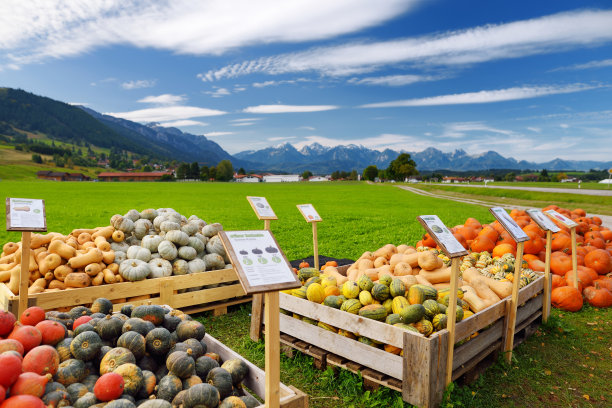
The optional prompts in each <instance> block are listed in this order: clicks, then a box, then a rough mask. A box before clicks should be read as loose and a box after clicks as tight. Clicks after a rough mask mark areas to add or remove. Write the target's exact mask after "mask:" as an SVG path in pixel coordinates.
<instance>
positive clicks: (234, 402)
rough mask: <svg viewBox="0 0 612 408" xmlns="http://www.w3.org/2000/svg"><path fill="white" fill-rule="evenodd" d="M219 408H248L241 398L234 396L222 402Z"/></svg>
mask: <svg viewBox="0 0 612 408" xmlns="http://www.w3.org/2000/svg"><path fill="white" fill-rule="evenodd" d="M219 408H246V404H245V403H244V401H242V400H241V399H240V398H239V397H235V396H233V395H232V396H230V397H227V398H226V399H224V400H223V401H221V405H219Z"/></svg>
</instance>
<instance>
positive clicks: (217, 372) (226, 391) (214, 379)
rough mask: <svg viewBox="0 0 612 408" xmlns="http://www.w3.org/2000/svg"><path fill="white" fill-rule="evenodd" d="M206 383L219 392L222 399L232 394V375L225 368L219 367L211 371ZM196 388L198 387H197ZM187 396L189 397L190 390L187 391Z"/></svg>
mask: <svg viewBox="0 0 612 408" xmlns="http://www.w3.org/2000/svg"><path fill="white" fill-rule="evenodd" d="M206 382H207V383H208V384H210V385H212V386H214V387H215V388H216V389H217V390H218V391H219V396H220V398H221V399H223V398H225V397H227V396H229V395H230V394H231V393H232V375H231V374H230V373H229V372H228V371H227V370H225V369H224V368H221V367H217V368H213V369H212V370H210V371H209V372H208V375H207V376H206ZM194 387H197V385H195V386H194ZM192 388H193V387H192ZM192 388H190V390H191V389H192ZM187 396H188V397H189V390H188V391H187Z"/></svg>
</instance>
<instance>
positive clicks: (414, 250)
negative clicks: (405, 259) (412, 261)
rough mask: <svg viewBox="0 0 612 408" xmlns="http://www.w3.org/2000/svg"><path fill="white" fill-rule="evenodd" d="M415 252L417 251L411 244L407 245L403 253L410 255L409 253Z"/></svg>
mask: <svg viewBox="0 0 612 408" xmlns="http://www.w3.org/2000/svg"><path fill="white" fill-rule="evenodd" d="M416 253H417V250H416V249H415V248H414V247H413V246H409V247H408V248H406V250H405V251H404V255H410V254H416Z"/></svg>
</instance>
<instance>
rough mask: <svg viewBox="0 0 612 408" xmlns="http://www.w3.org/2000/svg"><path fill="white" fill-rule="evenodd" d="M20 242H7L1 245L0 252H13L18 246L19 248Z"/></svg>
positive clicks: (7, 253) (6, 253) (5, 253)
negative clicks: (0, 250) (0, 249)
mask: <svg viewBox="0 0 612 408" xmlns="http://www.w3.org/2000/svg"><path fill="white" fill-rule="evenodd" d="M20 244H21V243H15V242H7V243H6V244H4V245H3V246H2V253H4V255H10V254H14V253H15V252H17V250H18V249H19V248H21V245H20Z"/></svg>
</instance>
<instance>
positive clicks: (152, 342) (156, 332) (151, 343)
mask: <svg viewBox="0 0 612 408" xmlns="http://www.w3.org/2000/svg"><path fill="white" fill-rule="evenodd" d="M145 340H146V343H147V351H148V352H149V353H150V354H152V355H154V356H164V355H166V353H167V352H168V351H169V350H170V348H171V347H172V346H173V343H172V335H171V334H170V332H169V331H168V330H166V329H164V328H163V327H156V328H155V329H153V330H151V331H150V332H149V333H147V336H146V337H145Z"/></svg>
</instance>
